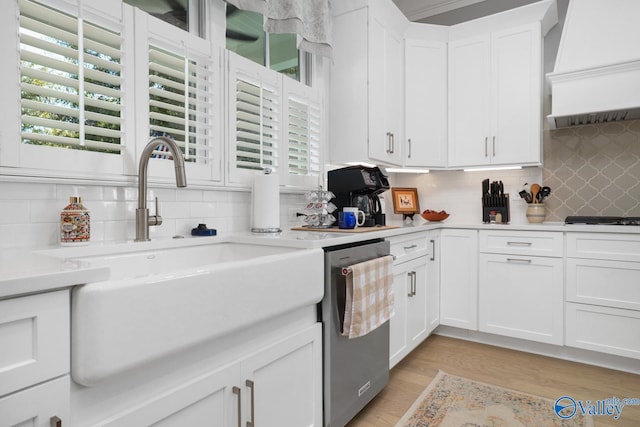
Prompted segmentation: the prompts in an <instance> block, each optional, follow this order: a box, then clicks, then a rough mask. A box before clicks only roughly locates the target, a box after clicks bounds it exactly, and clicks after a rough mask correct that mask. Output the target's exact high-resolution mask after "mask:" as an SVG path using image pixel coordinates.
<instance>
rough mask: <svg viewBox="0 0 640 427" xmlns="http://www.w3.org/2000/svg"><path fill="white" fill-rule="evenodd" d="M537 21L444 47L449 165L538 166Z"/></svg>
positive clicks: (539, 66) (539, 67)
mask: <svg viewBox="0 0 640 427" xmlns="http://www.w3.org/2000/svg"><path fill="white" fill-rule="evenodd" d="M541 102H542V33H541V26H540V23H539V22H535V23H532V24H527V25H524V26H521V27H517V28H513V29H509V30H505V31H500V32H495V33H492V34H486V35H481V36H476V37H471V38H468V39H463V40H453V41H451V42H450V43H449V159H448V162H449V166H450V167H464V166H483V165H511V164H539V163H540V161H541V141H542V134H541V123H542V110H541Z"/></svg>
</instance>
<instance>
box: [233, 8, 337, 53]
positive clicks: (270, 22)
mask: <svg viewBox="0 0 640 427" xmlns="http://www.w3.org/2000/svg"><path fill="white" fill-rule="evenodd" d="M227 3H231V4H233V5H234V6H236V7H237V8H238V9H242V10H249V11H252V12H257V13H261V14H262V15H264V17H265V18H266V19H265V22H264V31H266V32H268V33H295V34H297V35H298V36H299V37H298V49H300V50H304V51H306V52H310V53H312V54H316V55H322V56H327V57H330V56H331V12H330V0H312V1H310V0H227Z"/></svg>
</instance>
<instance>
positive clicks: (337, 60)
mask: <svg viewBox="0 0 640 427" xmlns="http://www.w3.org/2000/svg"><path fill="white" fill-rule="evenodd" d="M354 5H357V6H360V7H358V8H356V9H351V8H350V7H352V6H354ZM334 13H335V16H334V17H333V24H332V25H333V39H334V43H333V57H332V60H331V105H330V109H329V111H330V114H331V138H330V140H331V160H332V162H333V163H345V162H357V161H366V160H371V161H374V162H380V163H383V164H388V165H401V164H402V138H403V135H402V127H403V114H402V111H403V96H402V88H403V84H402V80H403V64H404V62H403V57H402V54H403V39H402V34H403V33H404V29H405V27H406V25H408V21H407V19H406V18H405V17H404V15H402V13H401V12H400V11H399V10H398V9H397V8H396V7H395V5H394V4H393V3H392V2H391V1H386V0H385V1H381V0H376V1H369V2H348V3H345V4H336V8H335V10H334Z"/></svg>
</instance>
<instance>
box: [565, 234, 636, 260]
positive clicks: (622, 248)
mask: <svg viewBox="0 0 640 427" xmlns="http://www.w3.org/2000/svg"><path fill="white" fill-rule="evenodd" d="M567 256H568V257H574V258H589V259H609V260H613V261H637V262H640V235H638V234H612V233H567Z"/></svg>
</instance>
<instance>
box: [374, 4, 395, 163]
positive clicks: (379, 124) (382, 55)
mask: <svg viewBox="0 0 640 427" xmlns="http://www.w3.org/2000/svg"><path fill="white" fill-rule="evenodd" d="M401 87H402V37H401V36H399V35H398V34H396V33H395V32H394V31H393V30H392V29H391V28H389V24H388V23H387V22H386V21H385V17H384V16H378V15H377V14H375V13H373V10H371V9H370V13H369V157H370V158H371V159H375V160H380V161H383V162H385V163H389V164H395V165H400V164H402V146H401V144H402V133H401V132H402V122H401V117H402V95H401Z"/></svg>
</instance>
